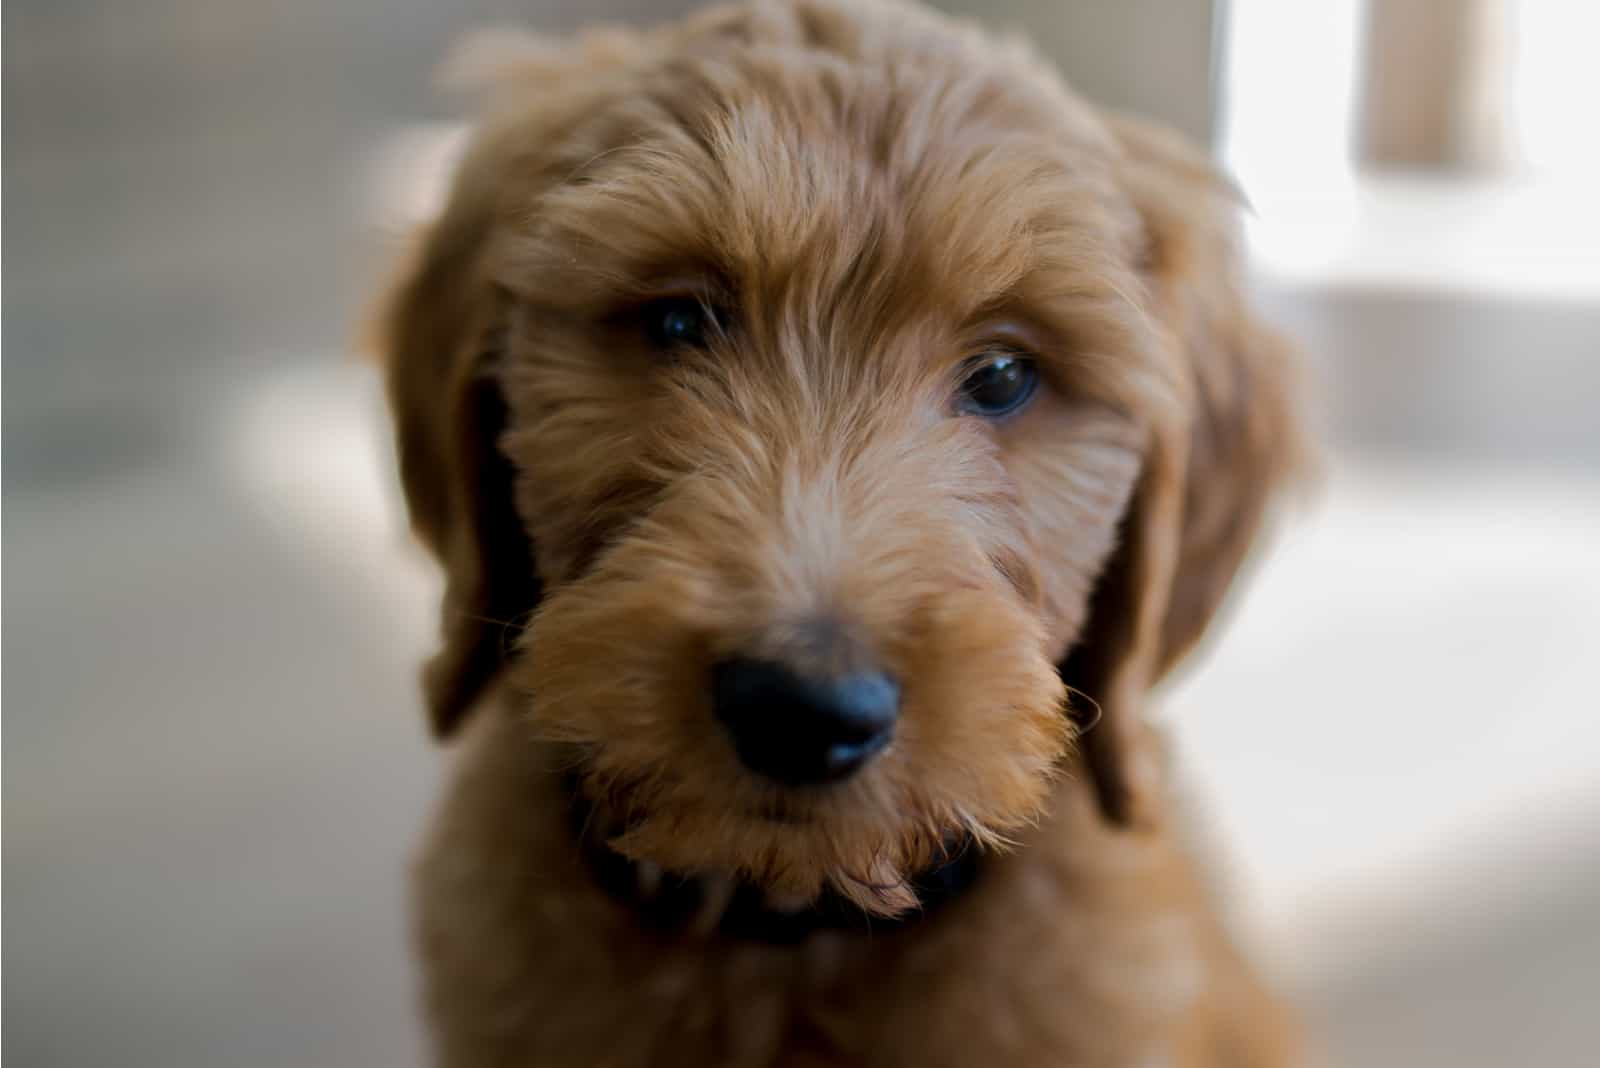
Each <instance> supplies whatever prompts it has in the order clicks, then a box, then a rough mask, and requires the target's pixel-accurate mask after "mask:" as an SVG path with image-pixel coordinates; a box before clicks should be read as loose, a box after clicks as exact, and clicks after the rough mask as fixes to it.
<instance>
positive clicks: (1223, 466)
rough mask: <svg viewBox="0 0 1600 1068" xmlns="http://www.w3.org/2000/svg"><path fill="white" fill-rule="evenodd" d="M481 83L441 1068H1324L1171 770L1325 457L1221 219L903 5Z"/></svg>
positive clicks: (1022, 76)
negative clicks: (1200, 655) (1190, 704)
mask: <svg viewBox="0 0 1600 1068" xmlns="http://www.w3.org/2000/svg"><path fill="white" fill-rule="evenodd" d="M479 58H480V60H481V59H483V56H482V55H480V57H479ZM484 65H485V64H483V63H480V64H479V66H480V67H482V66H484ZM487 66H488V67H489V68H491V71H490V73H491V75H492V77H491V78H490V81H491V83H492V85H491V88H490V91H489V92H488V94H487V95H488V100H487V105H486V114H485V117H484V119H483V120H482V122H481V123H480V125H479V127H478V129H477V132H476V135H475V138H474V140H473V143H472V145H471V147H470V149H469V150H468V152H467V154H466V156H465V158H464V161H463V162H462V163H461V164H460V165H459V168H458V170H457V173H456V174H455V176H454V181H453V185H452V191H451V193H450V196H449V201H448V205H447V207H446V208H445V210H444V212H443V215H442V217H440V218H439V219H438V220H437V222H436V223H435V224H434V225H433V226H432V227H431V228H430V229H429V231H428V232H427V233H426V235H424V238H423V240H422V242H421V245H420V248H419V249H418V252H417V255H416V256H415V258H414V259H413V260H412V261H411V262H409V263H408V265H407V267H406V269H405V272H404V275H403V278H402V279H401V281H400V283H399V284H398V285H397V286H396V287H395V288H394V290H393V292H392V295H391V296H390V298H389V300H388V303H387V304H386V307H385V310H384V314H383V324H382V331H381V332H382V347H383V355H384V359H385V365H386V369H387V375H388V382H389V390H390V396H391V400H392V405H393V409H394V414H395V418H396V422H397V425H398V446H399V449H398V451H399V458H400V464H401V469H402V478H403V482H404V485H405V489H406V493H407V496H408V501H409V507H410V512H411V516H412V519H413V522H414V525H415V528H416V530H417V532H418V533H419V535H420V536H421V538H422V539H423V540H424V541H425V542H426V543H427V545H428V546H429V547H430V548H431V549H432V551H433V552H434V553H435V554H436V555H437V556H438V558H439V560H440V561H441V562H442V564H443V567H444V569H445V571H446V574H447V579H448V587H447V591H446V594H445V602H444V627H443V636H444V645H443V649H442V651H441V652H439V654H438V655H437V657H436V658H435V659H434V660H433V661H432V662H431V664H430V665H429V667H428V670H427V673H426V679H425V689H426V694H427V703H428V706H429V708H430V709H431V714H432V722H433V727H434V729H435V731H436V732H437V733H438V735H440V736H441V737H450V738H456V739H458V741H457V743H456V749H457V751H456V754H455V762H454V770H453V779H452V783H451V786H450V788H449V791H448V794H447V796H446V797H445V799H444V802H443V805H442V807H441V808H440V810H439V813H438V816H437V819H436V822H435V823H434V826H433V828H432V831H431V833H430V835H429V837H428V839H427V842H426V845H425V846H424V848H423V851H422V854H421V858H420V861H419V863H418V865H417V869H416V881H415V894H416V897H415V901H416V915H417V941H418V946H419V949H420V956H421V959H422V961H423V965H424V971H425V989H426V1005H427V1011H428V1014H429V1017H430V1020H431V1025H432V1029H433V1036H434V1041H435V1044H436V1055H437V1059H438V1061H439V1063H442V1064H448V1065H462V1066H466V1065H472V1066H477V1065H491V1064H492V1065H600V1064H605V1065H619V1066H627V1065H645V1064H684V1065H708V1064H752V1065H757V1064H759V1065H767V1064H785V1065H797V1064H859V1065H868V1064H871V1065H914V1066H917V1068H929V1066H933V1065H972V1064H989V1065H998V1064H1029V1065H1032V1064H1039V1065H1043V1064H1050V1065H1123V1064H1126V1065H1158V1064H1159V1065H1225V1064H1226V1065H1268V1064H1282V1063H1288V1062H1289V1061H1291V1060H1292V1058H1293V1055H1294V1054H1293V1050H1294V1043H1293V1036H1292V1028H1291V1027H1290V1026H1289V1025H1288V1024H1287V1023H1286V1022H1285V1018H1284V1015H1283V1013H1282V1011H1281V1010H1280V1009H1279V1007H1278V1006H1277V1004H1276V1003H1275V1001H1274V999H1273V998H1272V997H1271V996H1270V995H1269V994H1268V993H1267V992H1266V991H1265V990H1264V989H1263V988H1262V986H1261V985H1260V984H1259V983H1258V982H1257V980H1256V979H1255V978H1254V976H1253V974H1252V972H1251V970H1250V969H1249V967H1248V966H1247V965H1246V964H1245V963H1244V961H1243V960H1242V959H1241V957H1240V956H1239V954H1237V953H1236V952H1235V951H1234V950H1233V949H1232V948H1231V946H1230V943H1229V940H1228V938H1227V935H1226V933H1225V931H1224V929H1223V925H1222V923H1221V921H1220V919H1219V918H1218V913H1217V910H1216V908H1215V905H1214V903H1213V902H1212V901H1211V900H1210V899H1209V898H1208V896H1207V890H1206V889H1205V887H1204V886H1203V885H1202V882H1201V879H1200V876H1199V875H1198V874H1197V872H1196V869H1195V867H1194V866H1193V865H1192V863H1191V861H1190V860H1189V858H1188V855H1187V852H1186V849H1185V847H1184V844H1183V842H1182V841H1181V840H1180V839H1181V836H1180V835H1179V833H1178V832H1177V831H1176V830H1175V826H1176V820H1175V817H1174V814H1173V810H1174V806H1172V805H1171V804H1169V802H1168V800H1167V786H1166V782H1165V778H1166V773H1165V768H1164V764H1163V761H1162V759H1161V757H1160V752H1159V747H1158V745H1157V743H1156V740H1155V739H1154V738H1153V737H1152V735H1151V733H1150V731H1149V729H1148V728H1147V727H1145V726H1143V725H1142V723H1141V720H1140V706H1141V703H1142V701H1143V699H1144V696H1145V694H1146V692H1147V690H1148V689H1149V688H1150V686H1151V685H1152V684H1153V683H1154V682H1156V680H1158V679H1159V678H1160V677H1161V676H1162V675H1163V674H1164V673H1165V672H1166V671H1167V670H1168V669H1169V668H1170V667H1171V666H1172V665H1173V664H1174V663H1175V662H1176V661H1177V660H1178V659H1179V658H1180V657H1181V656H1182V655H1183V654H1184V652H1185V651H1186V650H1188V649H1189V648H1190V647H1191V646H1192V645H1193V644H1194V643H1195V641H1196V640H1197V639H1198V638H1199V637H1200V636H1201V634H1202V632H1203V631H1204V629H1205V627H1206V624H1207V621H1208V620H1209V619H1210V617H1211V616H1212V614H1213V612H1214V611H1215V609H1216V608H1217V605H1218V602H1219V601H1220V600H1221V598H1222V597H1223V595H1224V593H1225V591H1226V590H1227V588H1228V586H1229V583H1230V580H1231V579H1232V577H1233V575H1234V572H1235V571H1236V569H1237V568H1238V566H1239V563H1240V560H1241V558H1242V557H1243V556H1244V554H1245V552H1246V549H1247V547H1248V545H1249V543H1250V541H1251V539H1252V537H1253V535H1254V533H1255V531H1256V529H1257V527H1258V524H1259V523H1260V521H1261V518H1262V516H1263V511H1264V509H1265V508H1266V506H1267V505H1268V503H1269V499H1270V498H1271V496H1272V493H1273V490H1274V489H1275V487H1276V486H1277V485H1278V484H1279V483H1280V482H1281V481H1282V479H1283V477H1284V476H1285V475H1286V474H1287V473H1288V472H1289V471H1290V469H1291V467H1292V465H1293V464H1294V462H1295V460H1296V458H1297V456H1298V455H1299V445H1298V436H1297V433H1296V415H1295V412H1294V407H1293V404H1292V401H1291V390H1290V389H1289V386H1288V384H1289V381H1290V376H1289V375H1288V366H1289V361H1288V359H1287V354H1286V350H1285V346H1284V344H1283V343H1282V342H1281V341H1280V340H1279V339H1278V338H1277V337H1275V336H1274V335H1273V334H1272V333H1270V332H1269V331H1268V330H1267V329H1265V328H1264V327H1263V326H1262V325H1261V324H1260V323H1259V322H1258V321H1257V320H1256V319H1255V318H1254V317H1252V315H1251V313H1250V311H1249V309H1248V308H1247V307H1246V306H1245V301H1244V298H1243V296H1242V295H1241V293H1240V292H1239V288H1238V286H1239V278H1238V266H1237V264H1236V258H1235V254H1234V248H1233V239H1232V236H1231V225H1230V222H1229V219H1230V216H1231V214H1232V212H1233V208H1234V197H1233V195H1232V193H1231V192H1230V189H1229V187H1228V185H1227V184H1226V183H1225V182H1223V181H1222V180H1220V179H1219V178H1218V177H1217V176H1216V175H1215V174H1214V173H1213V172H1212V170H1211V169H1210V168H1209V166H1208V165H1207V163H1206V162H1205V160H1204V159H1203V158H1202V157H1201V156H1199V155H1198V154H1196V153H1195V152H1193V151H1192V150H1190V149H1189V148H1187V147H1186V146H1185V145H1183V144H1181V143H1180V142H1179V141H1178V140H1176V139H1175V138H1173V137H1172V136H1169V135H1168V134H1165V133H1163V132H1161V131H1159V130H1156V129H1153V128H1150V127H1147V126H1143V125H1140V124H1138V123H1134V122H1130V121H1126V120H1123V119H1118V118H1113V117H1111V116H1108V115H1106V114H1104V113H1102V112H1099V111H1097V110H1095V109H1093V108H1091V107H1090V106H1089V105H1087V104H1086V103H1085V102H1084V101H1082V100H1081V99H1079V98H1078V97H1077V96H1075V95H1073V94H1072V93H1071V92H1070V91H1069V90H1068V89H1067V88H1066V87H1065V86H1064V85H1063V84H1062V83H1061V82H1060V81H1059V80H1058V79H1057V77H1056V76H1055V75H1054V74H1053V73H1052V72H1050V71H1049V70H1047V69H1046V68H1045V67H1044V66H1043V65H1041V63H1040V62H1039V61H1038V60H1037V59H1036V58H1034V56H1033V55H1031V54H1030V53H1029V52H1028V50H1027V49H1026V48H1025V47H1023V46H1021V45H1019V44H1018V43H1016V42H1011V41H1000V40H996V39H994V38H991V37H988V36H985V35H984V34H983V33H981V32H980V31H979V30H977V29H975V28H974V27H972V26H969V25H966V24H963V23H959V22H954V21H951V20H948V19H946V18H943V17H939V16H936V15H934V14H932V13H929V12H926V11H923V10H921V9H917V8H912V7H908V6H900V5H898V4H889V3H884V4H874V5H856V4H844V3H835V2H830V0H796V2H793V3H752V4H749V5H745V6H730V7H720V8H715V9H712V10H709V11H706V12H704V13H702V14H700V15H699V16H697V17H693V18H690V19H688V20H687V21H684V22H681V23H678V24H675V25H671V26H667V27H665V28H660V29H655V30H650V31H640V32H635V31H621V30H611V31H604V32H596V33H591V34H588V35H584V36H580V37H579V38H577V39H576V40H571V41H565V42H560V43H548V42H542V41H539V40H535V39H529V40H527V41H522V42H509V43H507V42H504V41H502V42H501V43H500V45H499V46H498V47H497V48H496V49H495V50H494V51H493V54H492V55H490V56H489V62H488V63H487Z"/></svg>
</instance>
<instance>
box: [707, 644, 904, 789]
mask: <svg viewBox="0 0 1600 1068" xmlns="http://www.w3.org/2000/svg"><path fill="white" fill-rule="evenodd" d="M711 687H712V705H713V708H714V709H715V711H716V716H717V719H718V720H719V721H720V722H721V723H722V725H723V727H725V728H726V729H727V731H728V734H729V735H730V737H731V738H732V739H733V745H734V749H735V750H736V751H737V752H738V754H739V759H740V761H742V762H743V763H744V765H745V767H747V768H749V769H750V770H751V771H753V772H756V773H757V774H759V775H763V776H765V777H767V778H769V779H772V780H774V781H776V782H780V783H782V784H784V785H786V786H812V785H820V784H823V783H830V782H837V781H839V780H841V779H845V778H848V777H849V776H851V775H853V774H854V773H855V772H856V771H858V770H859V769H860V768H861V767H862V766H864V765H865V764H866V763H867V762H868V761H870V760H871V759H872V758H873V757H875V756H877V755H878V754H879V753H880V752H882V751H883V749H884V748H885V747H886V746H887V745H888V744H889V742H890V741H891V740H892V739H893V737H894V725H895V721H896V720H897V719H898V718H899V715H900V687H899V686H898V685H897V684H896V683H895V681H894V679H892V678H890V677H889V675H888V674H887V673H885V672H883V671H881V670H877V669H874V668H867V669H856V670H853V671H850V672H848V673H846V674H843V675H839V676H836V677H835V676H828V675H823V674H820V673H814V672H806V671H802V670H800V669H797V668H794V667H791V666H789V665H787V664H784V663H781V662H779V661H776V660H758V659H752V658H746V657H735V658H732V659H728V660H722V661H720V662H718V663H717V664H716V665H715V666H714V667H713V668H712V680H711Z"/></svg>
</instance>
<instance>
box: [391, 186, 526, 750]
mask: <svg viewBox="0 0 1600 1068" xmlns="http://www.w3.org/2000/svg"><path fill="white" fill-rule="evenodd" d="M484 165H485V161H483V160H481V159H480V160H473V159H469V160H468V161H467V162H466V163H465V164H463V167H462V171H461V174H460V175H459V176H458V178H457V181H456V185H455V189H454V192H453V194H452V197H451V203H450V205H449V207H448V208H447V209H446V211H445V213H444V215H443V216H442V217H441V218H440V219H439V220H438V221H437V222H436V223H435V224H434V225H433V226H432V227H431V228H430V229H429V230H428V231H427V232H426V233H425V234H424V235H423V239H422V242H421V244H420V247H419V250H418V253H417V255H416V257H415V259H414V260H413V262H412V263H410V264H409V266H408V270H407V271H406V273H405V274H404V276H403V277H402V279H401V280H400V282H399V284H398V285H396V286H395V287H394V289H393V291H392V293H391V294H390V296H389V299H388V302H387V305H386V307H385V309H384V311H383V313H382V317H381V322H380V330H379V338H378V344H379V347H380V351H381V355H382V358H383V361H384V369H385V373H386V375H387V379H388V391H389V402H390V406H391V408H392V410H393V413H394V419H395V431H396V443H397V452H398V455H399V461H400V477H401V482H402V485H403V486H404V489H405V495H406V502H407V506H408V508H409V510H410V513H411V522H412V526H413V528H414V529H415V531H416V533H417V535H418V536H419V537H420V538H421V539H422V541H423V542H424V543H425V544H426V545H427V546H428V548H429V549H430V550H432V552H433V553H434V555H435V556H437V557H438V559H439V561H440V563H441V564H442V565H443V567H444V570H445V582H446V585H445V594H444V620H443V633H444V646H443V648H442V649H441V650H440V652H439V653H438V654H437V655H435V656H434V658H433V659H432V660H431V661H430V663H429V664H428V667H427V670H426V672H425V674H424V690H425V692H426V699H427V703H428V710H429V716H430V719H431V722H432V725H433V730H434V733H435V734H436V735H437V736H439V737H444V736H445V735H447V734H449V733H450V731H451V730H452V729H453V728H454V727H455V725H456V724H457V722H458V721H459V720H460V719H461V717H462V715H463V714H464V713H465V712H466V711H467V710H468V709H469V708H470V707H471V705H472V703H473V701H474V700H475V699H476V698H477V696H478V695H479V693H480V692H481V691H482V689H483V687H484V686H485V685H486V684H487V683H488V681H489V680H490V679H491V678H492V677H493V675H494V673H495V672H496V670H497V669H498V668H499V665H500V661H501V657H502V655H503V651H504V650H505V649H506V648H508V646H509V643H510V642H511V640H512V638H513V637H514V633H513V628H515V627H516V626H517V625H519V624H520V623H522V622H525V617H526V615H527V613H529V612H530V611H531V610H532V609H533V607H534V606H535V605H536V604H537V603H538V599H539V581H538V578H537V571H536V569H535V567H534V561H533V553H532V546H531V545H530V543H529V541H528V538H527V536H526V534H525V533H524V531H523V527H522V525H521V523H520V522H519V521H518V518H517V515H516V512H515V509H514V506H513V497H512V485H511V483H512V471H511V465H510V463H509V461H508V460H507V459H506V458H505V457H504V456H503V455H502V454H501V453H500V451H499V448H498V441H499V437H500V434H501V431H502V430H503V427H504V422H505V405H504V402H503V400H502V399H501V396H500V391H499V386H498V383H497V381H496V371H497V366H496V365H497V360H498V357H499V352H498V343H499V340H500V337H501V335H502V334H503V330H502V328H501V324H500V322H499V321H498V320H499V317H500V314H501V307H500V299H499V297H498V295H497V294H496V292H495V290H494V288H493V286H492V284H491V282H490V279H489V276H488V273H487V265H486V254H487V244H488V240H489V237H490V234H491V231H492V229H493V223H494V218H493V205H494V201H495V197H494V190H493V188H492V184H490V183H488V182H487V181H486V180H485V179H487V177H488V176H487V175H484V174H474V168H475V167H476V168H477V169H479V170H482V169H483V168H484Z"/></svg>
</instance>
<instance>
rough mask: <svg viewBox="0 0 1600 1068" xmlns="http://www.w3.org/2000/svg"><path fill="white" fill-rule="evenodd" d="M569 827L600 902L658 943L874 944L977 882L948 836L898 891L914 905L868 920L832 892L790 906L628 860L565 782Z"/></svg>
mask: <svg viewBox="0 0 1600 1068" xmlns="http://www.w3.org/2000/svg"><path fill="white" fill-rule="evenodd" d="M565 785H566V793H567V799H568V802H567V803H568V819H569V823H570V826H571V828H572V833H573V836H574V838H575V839H576V843H577V846H578V849H579V851H580V853H581V854H582V856H583V859H584V863H585V865H586V866H587V867H588V869H589V872H590V874H591V875H592V876H593V878H594V879H595V881H596V883H597V884H598V885H599V886H600V888H601V889H602V890H604V891H605V893H606V894H607V895H608V896H610V897H611V898H612V899H613V900H614V901H616V902H617V903H618V904H620V905H622V906H624V907H626V908H628V909H629V910H630V911H631V912H632V913H633V914H634V916H635V918H636V919H637V920H638V922H639V923H640V924H641V926H643V927H645V928H647V929H649V930H652V931H655V932H657V933H662V934H671V935H677V936H685V937H718V938H729V939H738V940H747V941H755V942H765V943H770V944H778V945H792V944H794V943H797V942H800V941H803V940H805V939H806V938H808V937H809V936H811V935H813V934H816V933H819V932H824V931H837V932H852V931H854V932H860V933H874V934H881V933H884V932H887V931H891V930H897V929H900V928H902V927H904V926H907V925H909V924H912V923H916V922H920V921H921V920H922V919H923V918H926V917H927V916H929V915H931V914H932V913H934V912H936V911H938V910H940V909H941V908H942V907H943V906H944V905H946V904H948V903H949V902H951V901H952V900H954V899H955V898H958V897H960V896H961V895H962V894H963V893H964V892H965V891H966V890H967V889H968V888H969V887H970V886H971V885H972V884H973V883H974V882H975V881H976V879H977V878H978V875H979V871H980V868H981V849H980V848H979V847H978V845H977V844H976V843H975V842H973V841H972V840H971V839H970V838H969V837H968V836H965V835H961V834H952V835H950V836H948V838H947V839H946V841H945V843H944V847H943V849H942V850H940V851H939V852H938V853H937V854H936V856H935V857H934V859H933V861H932V862H931V863H930V864H929V866H928V867H926V868H925V869H924V870H922V871H920V872H917V873H915V874H914V875H912V876H911V877H910V878H908V879H907V880H906V881H905V885H906V888H907V889H909V890H910V891H911V892H912V893H913V894H914V895H915V898H916V902H917V905H916V907H915V908H913V909H909V910H906V911H904V912H902V913H900V914H898V915H895V916H892V917H885V916H883V915H873V914H871V913H869V912H867V911H866V910H865V909H863V908H861V906H860V905H858V904H856V903H855V902H853V901H851V900H849V899H848V898H847V897H845V896H844V895H843V894H841V893H839V892H838V891H837V890H836V889H834V888H833V887H831V886H825V887H824V888H823V889H822V890H821V891H820V892H819V893H818V894H817V895H816V896H815V897H812V898H809V899H806V898H795V897H791V896H788V895H785V894H783V893H781V892H777V891H773V890H770V889H767V888H764V887H762V886H760V885H758V884H756V883H754V882H752V881H750V880H748V879H744V878H740V877H738V876H733V875H729V874H725V873H720V872H695V873H687V872H674V871H668V870H665V869H663V868H662V867H661V866H660V865H658V864H655V863H653V862H650V861H646V860H635V859H632V858H630V857H627V856H624V855H623V854H622V853H620V852H618V851H617V850H616V849H614V848H612V846H611V844H610V843H611V842H612V841H613V840H615V839H616V838H617V837H619V836H620V835H622V834H623V833H624V832H625V831H626V830H627V828H628V822H627V820H626V819H624V818H620V817H618V816H616V815H614V814H612V813H611V812H610V811H609V810H608V809H607V808H606V807H605V806H603V805H601V804H597V803H596V802H594V801H593V800H591V799H590V798H589V797H588V795H587V794H586V793H585V791H584V790H583V788H582V785H581V780H580V776H579V775H578V773H576V772H569V773H568V775H567V776H566V783H565ZM745 814H746V816H747V817H748V818H750V819H752V820H756V821H760V822H765V823H769V824H777V825H779V826H789V827H794V826H806V825H810V824H812V823H814V821H815V816H814V815H812V814H810V813H808V812H807V811H805V810H804V809H803V808H801V807H799V806H796V805H794V804H791V803H788V802H786V801H784V799H782V798H772V799H768V800H766V801H764V802H763V803H761V804H759V805H754V806H747V811H746V813H745Z"/></svg>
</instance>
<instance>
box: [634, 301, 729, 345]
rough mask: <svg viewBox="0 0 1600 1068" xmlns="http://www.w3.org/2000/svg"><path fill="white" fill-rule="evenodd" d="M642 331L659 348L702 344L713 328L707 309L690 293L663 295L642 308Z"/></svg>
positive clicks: (714, 322) (710, 313)
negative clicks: (689, 295) (677, 295)
mask: <svg viewBox="0 0 1600 1068" xmlns="http://www.w3.org/2000/svg"><path fill="white" fill-rule="evenodd" d="M644 328H645V333H647V334H648V335H649V336H650V340H651V342H652V343H654V344H655V345H657V346H659V347H660V348H663V349H673V348H695V349H697V348H703V347H704V346H705V344H706V340H707V339H708V338H709V337H710V335H711V333H712V331H713V330H715V329H716V319H715V317H714V316H713V315H712V312H711V309H709V308H707V307H706V306H705V304H704V303H702V302H701V301H699V300H698V299H696V298H694V297H664V298H662V299H661V300H657V301H652V302H651V303H650V304H649V305H648V306H647V307H646V308H645V309H644Z"/></svg>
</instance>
